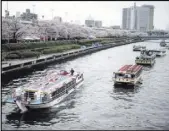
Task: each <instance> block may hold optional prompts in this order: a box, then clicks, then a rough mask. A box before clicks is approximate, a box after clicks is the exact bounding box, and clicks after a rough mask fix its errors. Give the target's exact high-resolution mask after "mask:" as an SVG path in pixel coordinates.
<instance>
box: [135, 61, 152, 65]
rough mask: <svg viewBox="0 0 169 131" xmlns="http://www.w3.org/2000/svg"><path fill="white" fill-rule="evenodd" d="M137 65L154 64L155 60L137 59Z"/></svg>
mask: <svg viewBox="0 0 169 131" xmlns="http://www.w3.org/2000/svg"><path fill="white" fill-rule="evenodd" d="M135 63H136V64H137V65H154V63H155V60H151V61H146V60H135Z"/></svg>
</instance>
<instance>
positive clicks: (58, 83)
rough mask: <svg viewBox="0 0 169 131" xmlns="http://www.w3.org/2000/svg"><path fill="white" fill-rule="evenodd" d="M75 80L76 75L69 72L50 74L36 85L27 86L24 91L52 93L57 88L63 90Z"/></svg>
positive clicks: (35, 83)
mask: <svg viewBox="0 0 169 131" xmlns="http://www.w3.org/2000/svg"><path fill="white" fill-rule="evenodd" d="M75 78H76V73H75V74H74V75H73V76H71V75H70V73H68V72H67V71H61V72H60V73H53V74H50V75H49V74H48V75H47V76H46V77H44V78H42V79H39V80H38V81H36V82H34V83H29V84H26V85H25V86H23V88H22V89H23V90H24V91H32V92H42V93H52V92H53V91H55V90H56V89H57V88H61V87H62V86H63V85H64V84H67V83H69V82H71V81H72V80H73V79H75Z"/></svg>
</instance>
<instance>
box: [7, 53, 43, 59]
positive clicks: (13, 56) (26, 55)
mask: <svg viewBox="0 0 169 131" xmlns="http://www.w3.org/2000/svg"><path fill="white" fill-rule="evenodd" d="M39 55H40V53H39V52H33V51H22V52H18V51H16V52H11V53H9V54H7V55H6V57H5V59H20V58H30V57H38V56H39Z"/></svg>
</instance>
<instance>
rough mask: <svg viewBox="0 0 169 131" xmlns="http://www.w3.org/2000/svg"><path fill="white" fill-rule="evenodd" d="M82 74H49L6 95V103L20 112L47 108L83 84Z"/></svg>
mask: <svg viewBox="0 0 169 131" xmlns="http://www.w3.org/2000/svg"><path fill="white" fill-rule="evenodd" d="M83 80H84V79H83V73H78V72H74V73H73V74H71V73H69V72H67V71H64V70H62V71H60V72H59V73H57V72H52V73H51V72H50V73H49V74H47V75H46V77H44V78H42V79H39V80H38V81H36V82H34V83H29V84H26V85H25V86H22V87H18V88H16V89H14V90H12V92H11V93H10V94H9V95H8V97H7V99H6V101H5V102H6V103H12V104H16V105H17V106H18V107H19V108H20V109H21V111H22V112H26V111H27V110H28V108H30V109H39V108H49V107H52V106H54V105H56V104H58V103H59V102H61V101H62V100H63V99H64V98H65V97H67V96H68V95H69V94H70V93H71V92H73V91H74V90H75V89H76V88H78V87H80V86H81V85H82V83H83Z"/></svg>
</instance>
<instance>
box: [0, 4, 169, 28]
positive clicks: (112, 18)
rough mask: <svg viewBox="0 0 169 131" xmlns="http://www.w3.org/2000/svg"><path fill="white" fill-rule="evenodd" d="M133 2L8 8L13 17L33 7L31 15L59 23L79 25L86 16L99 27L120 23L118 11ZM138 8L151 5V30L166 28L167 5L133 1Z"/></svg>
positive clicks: (14, 5) (168, 17)
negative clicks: (60, 18) (74, 22)
mask: <svg viewBox="0 0 169 131" xmlns="http://www.w3.org/2000/svg"><path fill="white" fill-rule="evenodd" d="M133 4H134V1H133V2H132V1H128V2H117V1H115V2H113V1H102V2H101V1H99V2H94V1H93V2H90V1H86V2H85V1H84V2H82V1H72V2H68V1H62V2H61V1H42V2H40V1H37V2H36V1H22V2H21V1H16V2H12V1H9V2H8V9H9V11H10V15H15V14H16V12H17V11H20V12H21V13H22V12H25V10H26V8H29V9H31V12H33V5H35V8H34V12H35V13H37V14H38V17H39V18H40V19H42V15H44V17H45V19H51V18H52V11H51V10H52V9H54V11H53V16H61V17H62V18H63V21H71V20H73V21H76V22H77V23H79V24H84V21H85V19H86V18H88V17H89V15H91V16H92V18H93V19H94V20H102V21H103V26H112V25H120V26H121V23H122V8H125V7H130V6H133ZM136 4H137V5H138V6H140V5H143V4H151V5H154V6H155V11H154V26H155V29H166V28H167V27H168V28H169V2H168V1H151V2H150V1H139V2H136ZM6 5H7V2H5V1H3V2H2V15H3V16H4V14H5V11H4V10H5V9H6V8H7V6H6Z"/></svg>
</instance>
